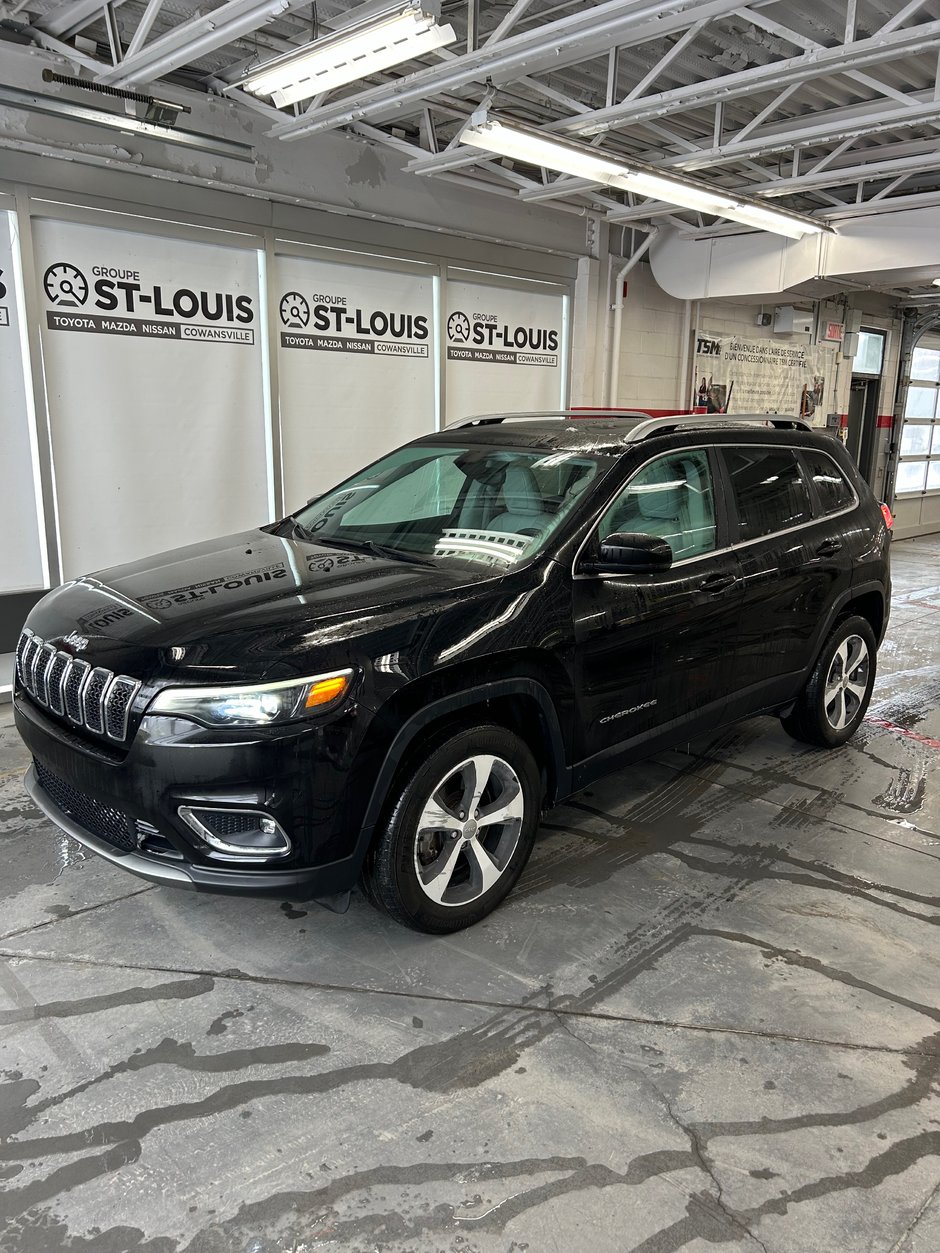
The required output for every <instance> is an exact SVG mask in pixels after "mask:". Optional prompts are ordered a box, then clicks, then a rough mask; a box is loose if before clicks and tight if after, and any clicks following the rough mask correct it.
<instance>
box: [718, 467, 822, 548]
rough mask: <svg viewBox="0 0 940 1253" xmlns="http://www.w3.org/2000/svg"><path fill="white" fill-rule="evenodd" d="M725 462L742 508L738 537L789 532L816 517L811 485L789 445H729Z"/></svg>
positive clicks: (737, 503) (736, 498)
mask: <svg viewBox="0 0 940 1253" xmlns="http://www.w3.org/2000/svg"><path fill="white" fill-rule="evenodd" d="M724 456H725V461H726V464H727V466H728V472H729V474H730V476H731V487H732V491H733V494H734V502H735V505H736V507H737V511H738V523H739V529H738V539H739V540H749V539H759V538H760V537H761V536H762V535H770V534H771V533H772V532H773V531H786V530H787V529H788V528H789V527H791V526H799V525H800V523H801V522H809V520H810V519H811V517H812V510H811V507H810V496H809V488H808V487H807V485H806V479H805V478H804V476H803V471H802V469H801V468H800V463H799V461H798V460H797V458H796V455H795V454H794V453H793V451H792V450H791V449H789V448H760V447H757V446H755V447H753V448H728V449H725V450H724Z"/></svg>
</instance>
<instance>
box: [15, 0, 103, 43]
mask: <svg viewBox="0 0 940 1253" xmlns="http://www.w3.org/2000/svg"><path fill="white" fill-rule="evenodd" d="M112 3H113V4H114V7H115V8H117V6H118V5H120V4H123V3H124V0H112ZM104 7H105V2H104V0H72V2H71V3H66V4H60V5H57V6H56V8H54V9H51V10H50V11H49V12H48V13H46V14H44V15H43V16H42V17H40V18H37V20H36V21H35V22H34V23H33V27H34V28H35V29H36V30H41V31H45V33H46V34H47V35H52V36H54V37H55V38H56V39H69V38H71V36H72V35H74V34H76V33H77V32H78V31H80V30H84V28H85V27H86V26H88V25H90V23H92V22H94V21H97V20H98V18H100V16H101V11H102V9H104Z"/></svg>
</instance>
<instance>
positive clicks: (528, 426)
mask: <svg viewBox="0 0 940 1253" xmlns="http://www.w3.org/2000/svg"><path fill="white" fill-rule="evenodd" d="M775 430H777V431H781V430H783V431H788V432H790V433H792V434H795V433H797V432H799V433H802V434H809V433H811V431H812V428H811V427H810V426H809V424H808V423H807V422H805V421H804V420H803V419H801V418H795V417H790V416H789V415H784V414H765V413H761V414H734V415H725V414H688V413H686V414H678V413H673V414H668V413H667V414H662V413H660V414H657V415H656V416H651V415H650V414H649V413H648V412H644V411H642V410H614V409H611V410H571V409H569V410H561V411H558V412H548V411H535V412H532V413H503V414H482V415H480V416H478V417H472V418H464V419H462V420H460V421H458V422H455V423H452V424H450V425H449V426H447V427H446V428H445V429H444V430H443V431H441V432H438V433H437V434H436V435H435V436H434V439H435V441H437V440H440V439H444V440H446V442H447V443H461V444H465V443H473V444H486V445H489V446H496V447H505V448H519V449H522V448H531V449H534V450H535V449H537V450H543V451H552V452H561V451H564V452H571V453H583V454H585V455H591V456H609V457H619V456H621V455H622V454H623V453H624V452H625V450H626V449H627V448H628V447H630V446H634V445H636V444H639V443H641V442H642V441H644V440H647V439H651V438H653V437H654V436H657V435H660V436H665V435H688V434H690V433H691V432H693V431H694V432H695V433H696V434H699V433H700V432H731V433H732V434H734V435H744V434H745V433H748V434H751V435H758V436H759V435H767V434H768V433H772V432H773V431H775ZM426 438H427V437H425V439H426Z"/></svg>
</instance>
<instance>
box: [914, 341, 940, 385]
mask: <svg viewBox="0 0 940 1253" xmlns="http://www.w3.org/2000/svg"><path fill="white" fill-rule="evenodd" d="M911 378H912V379H933V381H934V382H935V383H936V382H937V381H938V380H940V348H915V349H914V356H913V359H912V360H911Z"/></svg>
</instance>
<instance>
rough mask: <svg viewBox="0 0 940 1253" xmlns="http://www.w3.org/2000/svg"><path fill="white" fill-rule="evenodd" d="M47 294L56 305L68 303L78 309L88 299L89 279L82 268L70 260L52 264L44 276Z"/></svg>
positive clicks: (43, 281)
mask: <svg viewBox="0 0 940 1253" xmlns="http://www.w3.org/2000/svg"><path fill="white" fill-rule="evenodd" d="M42 285H43V287H44V288H45V292H46V295H47V296H48V297H49V299H50V300H51V301H52V303H53V304H54V305H66V306H68V307H69V308H72V309H77V308H78V307H79V306H80V305H83V304H84V303H85V301H86V300H87V299H88V279H86V278H85V275H84V274H83V273H82V272H81V270H80V269H79V268H78V267H77V266H74V265H71V264H70V263H69V262H68V261H57V262H56V263H55V265H50V266H49V268H48V270H46V272H45V274H44V275H43V276H42Z"/></svg>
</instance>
